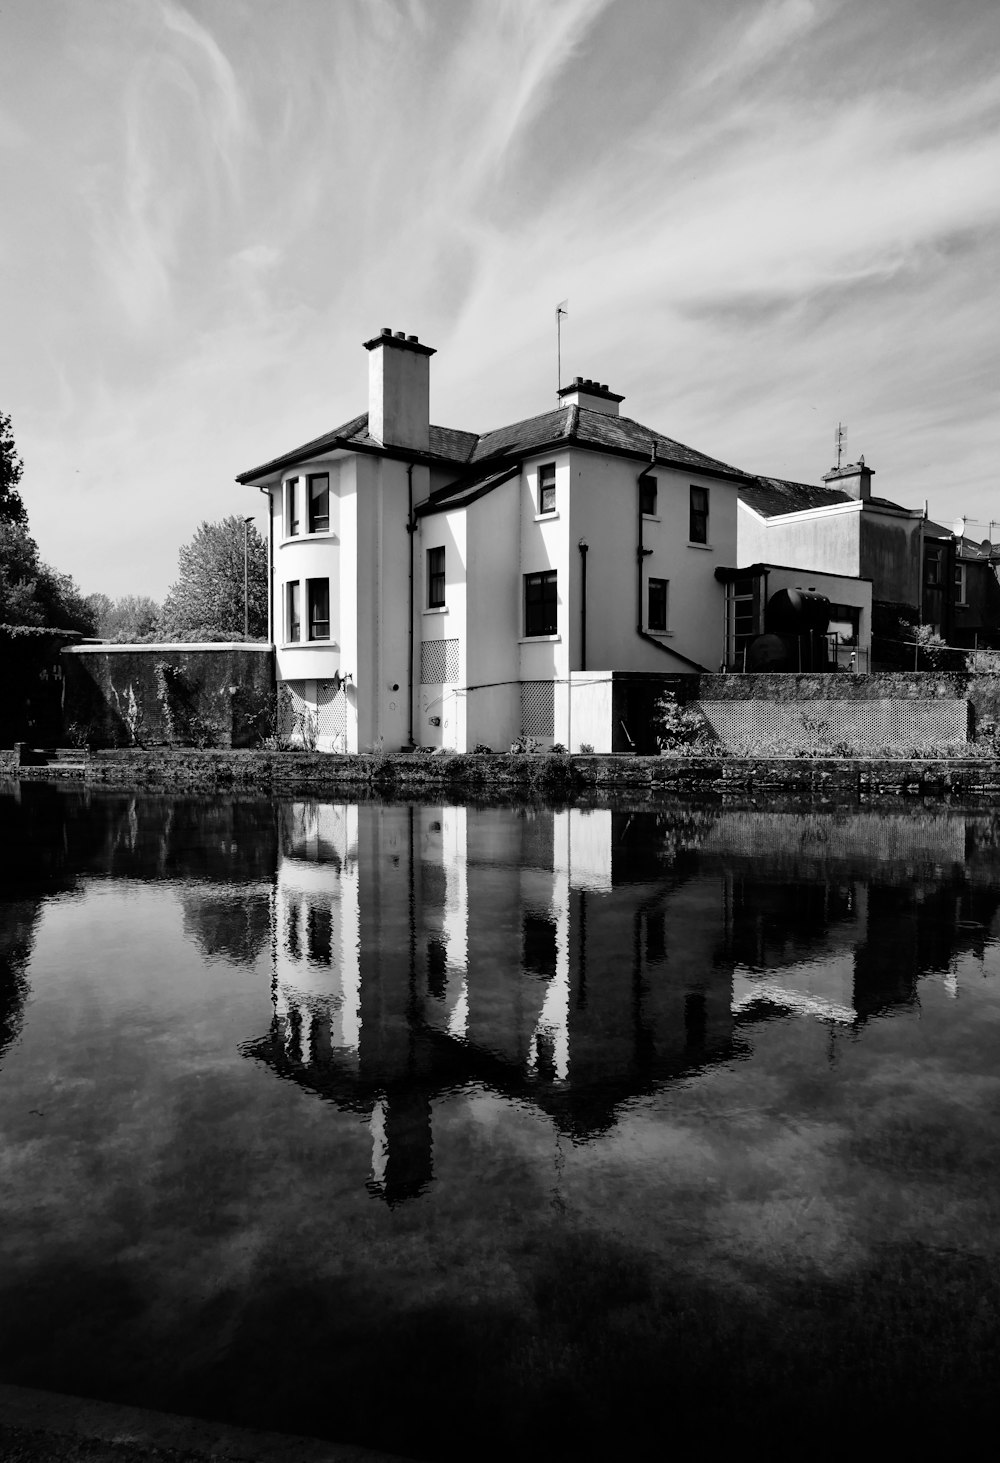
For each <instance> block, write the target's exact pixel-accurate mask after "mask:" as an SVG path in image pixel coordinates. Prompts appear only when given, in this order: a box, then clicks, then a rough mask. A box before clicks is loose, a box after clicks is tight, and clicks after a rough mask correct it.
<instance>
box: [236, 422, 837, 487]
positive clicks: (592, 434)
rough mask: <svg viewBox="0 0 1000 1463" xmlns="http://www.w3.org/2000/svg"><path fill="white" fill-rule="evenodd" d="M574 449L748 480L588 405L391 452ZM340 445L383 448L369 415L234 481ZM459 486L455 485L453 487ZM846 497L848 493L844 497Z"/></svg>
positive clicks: (448, 454)
mask: <svg viewBox="0 0 1000 1463" xmlns="http://www.w3.org/2000/svg"><path fill="white" fill-rule="evenodd" d="M564 445H565V446H570V445H576V446H580V447H589V448H593V449H596V450H597V451H603V452H611V453H614V454H616V455H621V456H626V457H634V458H639V459H643V460H645V461H647V462H648V461H649V460H650V454H651V449H652V448H653V447H654V446H655V448H656V460H657V462H659V463H662V464H663V465H664V466H671V467H683V468H688V469H690V470H691V471H694V472H701V473H706V474H708V475H709V476H711V477H723V478H732V479H735V480H736V481H738V482H741V483H742V482H747V481H749V479H748V477H747V475H746V474H745V473H742V472H740V470H739V469H738V468H735V467H731V466H730V465H729V464H728V463H726V462H720V461H719V460H718V459H717V458H715V457H707V456H706V455H705V454H704V453H703V452H696V451H695V450H694V448H693V447H685V446H684V444H683V442H675V441H674V440H673V438H672V437H664V436H663V435H662V433H660V432H654V431H653V429H652V428H651V427H644V426H642V425H641V424H640V423H639V422H634V421H632V420H631V418H630V417H612V416H608V415H607V414H606V413H605V412H600V411H590V410H589V409H588V408H586V407H579V406H560V407H556V408H555V409H554V410H552V411H547V412H542V414H541V415H540V416H537V417H528V418H526V419H525V420H524V421H521V422H514V423H512V424H511V425H510V426H508V427H498V428H497V429H496V430H495V431H493V432H485V433H483V434H482V435H481V436H478V435H477V434H476V433H475V432H460V431H457V430H456V429H454V428H452V427H434V426H432V427H431V429H430V443H429V446H428V450H427V451H426V452H419V453H413V452H409V451H404V450H403V449H401V448H397V449H390V450H391V451H392V455H393V456H401V457H407V458H412V457H416V458H417V459H419V460H420V461H424V462H438V463H441V464H445V465H448V466H450V467H454V468H457V469H461V468H463V467H465V466H467V465H473V464H486V463H490V464H491V465H493V464H496V463H497V462H498V461H503V460H507V461H509V460H510V459H511V458H517V459H518V460H520V459H521V458H522V457H525V456H527V455H528V454H529V453H532V452H540V451H543V450H544V449H546V448H549V447H552V448H555V447H559V446H564ZM338 447H346V448H348V449H351V448H354V449H355V450H358V451H365V450H369V451H378V452H382V451H385V450H386V449H385V448H383V447H382V446H381V444H380V443H378V442H375V441H374V440H373V439H372V438H371V437H369V435H368V414H367V413H365V414H364V415H362V416H358V417H352V419H351V420H350V421H349V422H345V423H344V424H343V426H340V427H335V428H334V429H333V431H331V432H326V433H324V434H323V436H322V437H314V438H313V440H312V441H311V442H305V443H303V445H302V446H301V447H294V448H292V450H291V451H290V452H283V453H282V454H281V456H280V457H273V458H272V459H271V460H270V462H263V463H261V464H260V466H259V467H254V468H250V469H249V471H247V472H241V473H240V474H239V475H238V477H237V479H236V481H237V482H238V483H249V482H252V481H253V480H254V478H258V477H262V476H263V475H264V474H265V473H270V472H277V471H279V470H280V469H281V468H285V467H294V465H295V464H296V463H298V462H304V461H306V460H307V459H308V458H310V457H318V456H320V455H322V453H324V452H329V451H332V450H334V449H336V448H338ZM458 486H459V484H457V483H456V485H455V487H456V488H457V487H458ZM845 496H846V495H845Z"/></svg>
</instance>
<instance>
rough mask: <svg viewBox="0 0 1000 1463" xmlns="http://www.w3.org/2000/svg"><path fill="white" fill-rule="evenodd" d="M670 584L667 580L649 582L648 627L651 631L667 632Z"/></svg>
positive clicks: (651, 580)
mask: <svg viewBox="0 0 1000 1463" xmlns="http://www.w3.org/2000/svg"><path fill="white" fill-rule="evenodd" d="M669 589H670V582H669V580H667V579H650V580H649V582H648V610H647V621H646V623H647V625H648V627H649V629H650V630H666V628H667V606H668V595H669Z"/></svg>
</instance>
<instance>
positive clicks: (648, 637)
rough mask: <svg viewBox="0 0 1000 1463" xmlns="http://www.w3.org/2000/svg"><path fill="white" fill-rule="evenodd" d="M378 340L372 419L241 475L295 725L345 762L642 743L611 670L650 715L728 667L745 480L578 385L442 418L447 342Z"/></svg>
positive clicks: (356, 420) (370, 347) (603, 394)
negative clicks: (531, 404)
mask: <svg viewBox="0 0 1000 1463" xmlns="http://www.w3.org/2000/svg"><path fill="white" fill-rule="evenodd" d="M365 349H366V350H367V351H368V352H369V401H368V411H367V412H366V413H364V414H362V415H359V416H355V417H353V418H352V419H350V420H348V421H346V422H345V423H344V424H343V425H342V426H340V427H337V428H335V429H334V430H333V431H330V432H327V433H325V434H324V435H323V436H321V437H317V438H316V439H315V440H313V441H311V442H307V443H305V444H304V445H302V446H300V447H295V448H293V449H292V450H290V451H287V452H284V453H282V454H281V455H280V456H278V457H275V458H273V459H271V460H270V461H269V462H265V463H263V464H262V465H261V466H260V467H255V468H253V469H251V470H250V471H248V472H245V473H242V474H240V476H239V478H238V479H237V481H238V482H240V483H242V484H244V485H247V486H254V487H257V488H259V489H260V490H261V491H263V492H266V493H267V494H268V497H269V499H270V535H269V538H270V544H269V548H270V559H269V562H270V586H271V587H270V625H271V636H272V638H273V640H274V642H275V648H276V670H277V678H278V682H279V687H282V686H283V687H284V688H285V692H286V696H287V698H288V699H290V703H291V706H290V711H291V714H292V715H293V717H295V718H296V719H297V720H298V721H299V724H300V725H301V723H302V720H303V718H306V719H308V720H309V721H311V723H312V727H313V729H314V730H315V731H316V732H317V733H318V744H319V745H320V746H327V747H332V748H335V749H343V750H347V751H355V750H365V749H367V748H373V747H378V746H384V747H385V748H386V749H391V750H395V749H396V748H397V747H400V746H403V747H406V746H413V745H422V746H432V747H442V748H448V749H454V750H468V749H472V748H474V747H476V746H477V745H479V744H486V745H489V746H491V747H493V748H495V749H502V750H506V748H507V746H508V745H509V744H510V743H511V742H512V741H513V740H514V739H515V738H517V737H519V736H533V737H535V738H537V739H538V741H539V742H540V744H542V745H551V744H553V743H562V744H563V745H565V746H566V747H568V748H570V749H571V750H578V749H579V748H580V746H581V745H582V744H589V745H593V746H594V747H595V749H597V750H612V749H613V746H612V742H613V741H614V738H615V737H618V736H620V735H622V733H623V734H624V738H625V740H624V741H623V743H622V745H624V746H630V745H631V746H639V745H640V739H639V735H638V732H639V728H638V722H639V721H640V720H642V719H643V717H642V715H641V714H640V713H639V712H638V711H636V712H635V713H634V717H633V719H634V720H635V722H636V723H637V725H636V726H635V727H633V728H630V727H629V726H628V724H627V723H628V714H627V713H626V714H625V715H620V714H619V711H620V709H621V706H622V704H623V703H622V701H621V698H620V697H619V698H618V699H617V700H616V693H615V686H614V679H615V677H617V678H619V680H621V678H623V677H624V678H626V679H628V678H632V681H633V683H634V687H635V688H638V689H637V690H636V697H637V699H636V700H635V701H634V703H633V704H634V705H635V706H636V707H638V706H639V704H640V703H642V704H643V705H645V707H646V714H645V721H647V722H648V706H649V704H650V703H649V691H648V685H647V686H646V687H645V689H644V686H643V678H644V677H645V678H646V680H647V682H652V681H654V680H657V678H658V677H662V675H663V673H677V672H682V673H683V672H692V671H699V670H703V669H709V668H710V669H716V668H717V667H718V666H719V664H720V662H722V661H723V659H724V657H725V653H726V650H725V647H726V604H727V591H726V586H725V585H724V584H722V583H720V582H719V580H718V579H717V577H716V574H715V569H716V567H718V566H720V565H722V566H734V565H735V564H736V521H737V520H736V514H737V491H738V489H739V487H740V485H741V484H743V483H745V482H747V481H748V480H747V479H746V477H745V476H744V474H742V473H740V472H739V471H738V470H737V469H736V468H733V467H730V466H729V465H728V464H726V463H724V462H720V461H718V460H717V459H715V458H713V457H709V456H707V455H706V454H704V453H702V452H697V451H695V450H693V449H692V448H689V447H685V446H683V445H682V444H681V443H679V442H676V441H673V440H672V439H671V438H669V437H666V436H664V435H663V434H662V433H660V432H657V431H654V430H653V429H652V428H650V427H645V426H642V425H641V424H640V423H638V422H635V421H632V420H631V419H629V418H627V417H624V416H622V415H621V413H620V405H621V402H622V400H623V398H622V397H621V396H619V395H618V394H616V393H615V392H613V391H610V390H609V389H608V387H607V386H606V385H602V384H600V383H598V382H596V381H591V380H583V379H582V378H581V377H577V378H576V380H575V381H574V382H573V384H572V385H570V386H567V387H565V388H563V389H562V391H560V393H559V402H558V405H557V406H556V407H555V408H554V409H552V410H550V411H546V412H543V413H542V414H540V415H539V416H535V417H531V418H529V419H527V420H525V421H520V422H515V423H513V424H512V425H510V426H506V427H501V428H499V429H498V430H494V431H491V432H487V433H483V434H477V433H475V432H465V431H457V430H454V429H451V428H445V427H438V426H434V425H432V424H431V422H430V417H429V384H430V383H429V375H430V373H429V364H430V357H431V356H432V355H433V354H434V352H433V351H432V350H431V349H430V348H429V347H428V346H426V345H423V344H422V343H421V342H420V341H419V340H417V339H416V338H415V337H413V336H405V335H403V334H400V333H397V334H393V333H391V332H390V331H388V330H383V332H382V333H381V334H380V335H378V336H375V337H374V339H372V340H369V341H367V342H366V343H365ZM643 696H645V701H643ZM626 701H627V698H626ZM618 723H622V726H621V728H619V726H618ZM613 734H614V735H613ZM652 749H653V748H652V747H650V750H652Z"/></svg>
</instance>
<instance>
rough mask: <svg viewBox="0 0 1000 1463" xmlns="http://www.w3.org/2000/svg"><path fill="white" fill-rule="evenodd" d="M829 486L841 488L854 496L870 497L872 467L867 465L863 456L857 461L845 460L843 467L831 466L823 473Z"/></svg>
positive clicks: (824, 479)
mask: <svg viewBox="0 0 1000 1463" xmlns="http://www.w3.org/2000/svg"><path fill="white" fill-rule="evenodd" d="M823 481H824V482H825V483H826V485H827V487H828V488H840V490H841V491H842V492H844V493H850V495H851V497H852V498H870V497H871V495H872V469H871V468H870V467H866V466H865V459H864V458H863V457H862V458H860V459H859V460H858V461H857V462H845V463H844V465H843V467H834V468H831V469H830V471H829V472H825V473H824V474H823Z"/></svg>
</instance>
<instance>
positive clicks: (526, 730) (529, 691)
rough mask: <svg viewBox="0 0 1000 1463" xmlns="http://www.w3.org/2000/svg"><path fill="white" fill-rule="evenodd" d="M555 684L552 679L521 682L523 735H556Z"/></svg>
mask: <svg viewBox="0 0 1000 1463" xmlns="http://www.w3.org/2000/svg"><path fill="white" fill-rule="evenodd" d="M555 729H556V704H555V686H554V685H553V683H552V682H551V681H522V682H521V735H522V736H524V737H551V736H555Z"/></svg>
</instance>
